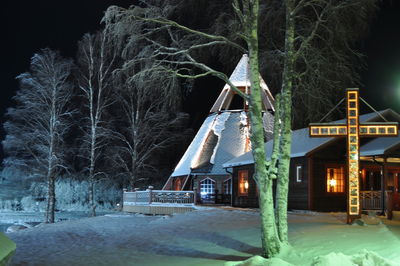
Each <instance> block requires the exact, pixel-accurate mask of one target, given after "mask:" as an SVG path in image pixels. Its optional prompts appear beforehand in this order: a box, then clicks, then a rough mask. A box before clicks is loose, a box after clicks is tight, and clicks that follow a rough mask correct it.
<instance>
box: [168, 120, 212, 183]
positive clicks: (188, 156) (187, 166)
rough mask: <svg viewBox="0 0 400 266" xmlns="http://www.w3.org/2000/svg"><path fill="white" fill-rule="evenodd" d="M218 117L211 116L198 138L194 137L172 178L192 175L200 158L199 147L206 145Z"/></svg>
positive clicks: (205, 122)
mask: <svg viewBox="0 0 400 266" xmlns="http://www.w3.org/2000/svg"><path fill="white" fill-rule="evenodd" d="M216 116H217V114H211V115H209V116H208V117H207V119H206V120H205V121H204V123H203V124H202V125H201V127H200V129H199V131H198V132H197V134H196V136H195V137H194V139H193V141H192V143H190V145H189V147H188V148H187V150H186V152H185V154H184V155H183V157H182V158H181V160H180V161H179V163H178V165H177V166H176V167H175V170H174V172H173V173H172V175H171V176H183V175H189V174H190V172H191V168H192V165H193V164H194V162H195V161H197V160H198V157H199V156H200V153H201V149H200V148H199V147H202V146H203V145H204V143H205V141H206V139H207V136H208V135H209V132H210V130H211V126H212V123H213V122H214V119H215V118H216Z"/></svg>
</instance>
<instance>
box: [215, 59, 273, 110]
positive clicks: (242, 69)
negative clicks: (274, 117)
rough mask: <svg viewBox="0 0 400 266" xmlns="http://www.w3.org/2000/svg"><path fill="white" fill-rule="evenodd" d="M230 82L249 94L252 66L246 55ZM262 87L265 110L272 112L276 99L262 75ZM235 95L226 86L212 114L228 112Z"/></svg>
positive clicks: (226, 85)
mask: <svg viewBox="0 0 400 266" xmlns="http://www.w3.org/2000/svg"><path fill="white" fill-rule="evenodd" d="M229 80H230V82H232V84H233V85H235V86H236V87H237V88H240V89H242V90H243V91H244V92H245V93H249V90H250V66H249V57H248V56H247V54H244V55H243V56H242V58H241V59H240V61H239V63H238V64H237V65H236V67H235V69H234V70H233V72H232V75H231V76H230V77H229ZM260 86H261V95H262V101H263V110H264V111H267V110H271V111H275V109H274V101H275V100H274V97H273V96H272V94H271V92H270V91H269V88H268V86H267V84H266V83H265V81H264V80H263V78H262V77H261V75H260ZM234 95H235V91H234V90H232V89H231V87H230V86H229V85H228V84H225V86H224V88H223V89H222V91H221V94H220V95H219V96H218V98H217V100H216V101H215V103H214V105H213V107H212V108H211V110H210V113H214V112H219V111H222V110H227V109H228V108H229V105H230V103H231V102H232V99H233V96H234Z"/></svg>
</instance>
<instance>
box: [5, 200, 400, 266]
mask: <svg viewBox="0 0 400 266" xmlns="http://www.w3.org/2000/svg"><path fill="white" fill-rule="evenodd" d="M344 220H345V216H344V214H340V213H339V214H338V213H331V214H326V213H291V214H290V215H289V223H290V224H289V225H290V228H289V231H290V232H289V237H290V243H291V244H292V246H293V248H291V249H288V250H287V252H286V253H285V254H282V256H281V257H280V258H279V259H274V261H275V262H274V264H268V265H320V266H323V265H332V266H333V265H335V266H336V265H338V266H342V265H379V266H381V265H383V266H385V265H400V222H399V221H392V222H390V223H389V224H388V225H385V224H380V225H367V226H360V225H346V224H345V223H344ZM8 236H9V237H10V238H11V239H12V240H14V241H15V242H16V243H17V252H16V254H15V255H14V257H13V259H12V261H11V265H41V266H45V265H88V266H89V265H113V266H117V265H152V266H153V265H185V266H189V265H224V264H225V263H226V262H228V261H233V262H235V261H236V262H238V261H243V260H246V259H248V258H250V257H252V256H255V255H258V254H260V253H261V248H260V247H261V241H260V224H259V216H258V212H257V211H255V210H245V209H234V208H199V209H198V210H196V211H193V212H189V213H185V214H177V215H174V216H172V217H170V216H144V215H134V214H122V213H115V214H109V215H106V216H99V217H94V218H83V219H79V220H71V221H62V222H59V223H56V224H45V225H41V226H39V227H35V228H29V229H25V230H22V231H18V232H14V233H9V234H8ZM363 250H368V251H372V252H365V251H363ZM331 252H335V254H333V253H331ZM359 252H363V253H362V255H359V257H360V258H361V256H362V257H363V259H364V262H363V263H361V262H360V261H362V260H363V259H360V258H358V257H357V258H358V259H357V260H356V259H354V260H353V262H355V261H358V262H360V263H358V264H357V263H353V264H351V262H349V261H350V260H349V258H350V257H347V256H346V255H353V254H357V253H359ZM329 253H330V254H329ZM374 253H375V254H376V256H375V255H374ZM317 256H324V257H319V258H317ZM378 256H380V257H382V258H379V257H378ZM351 258H355V257H354V256H353V257H351ZM385 260H386V261H385ZM389 260H390V261H391V262H389ZM253 261H254V262H257V261H259V260H258V259H257V258H256V259H254V260H253ZM367 261H369V262H367ZM285 262H287V263H291V264H285ZM345 263H347V264H345ZM367 263H370V264H367ZM228 264H229V265H231V263H228ZM254 265H255V264H254Z"/></svg>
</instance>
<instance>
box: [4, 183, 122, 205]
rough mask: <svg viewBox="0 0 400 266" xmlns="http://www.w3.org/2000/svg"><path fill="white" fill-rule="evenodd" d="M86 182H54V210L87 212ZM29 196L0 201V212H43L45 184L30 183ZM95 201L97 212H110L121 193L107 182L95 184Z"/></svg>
mask: <svg viewBox="0 0 400 266" xmlns="http://www.w3.org/2000/svg"><path fill="white" fill-rule="evenodd" d="M87 191H88V182H87V181H84V180H83V181H80V180H75V179H71V178H68V179H60V180H58V181H57V182H56V209H57V210H61V211H87V210H88V197H87ZM28 194H29V195H28V196H24V197H22V198H21V199H13V200H0V210H12V211H45V209H46V202H47V201H46V196H47V184H46V183H44V182H32V183H31V186H30V188H29V193H28ZM95 200H96V204H97V210H98V211H106V210H111V209H114V208H115V207H116V204H117V203H119V202H121V201H122V191H121V189H119V188H118V186H117V185H115V184H114V183H112V182H111V181H109V180H104V181H99V182H97V183H96V184H95Z"/></svg>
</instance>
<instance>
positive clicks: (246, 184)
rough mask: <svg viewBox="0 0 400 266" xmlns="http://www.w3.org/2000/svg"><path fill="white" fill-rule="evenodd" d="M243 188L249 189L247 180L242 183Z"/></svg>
mask: <svg viewBox="0 0 400 266" xmlns="http://www.w3.org/2000/svg"><path fill="white" fill-rule="evenodd" d="M244 188H245V189H246V190H247V189H249V182H247V181H246V182H245V183H244Z"/></svg>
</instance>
